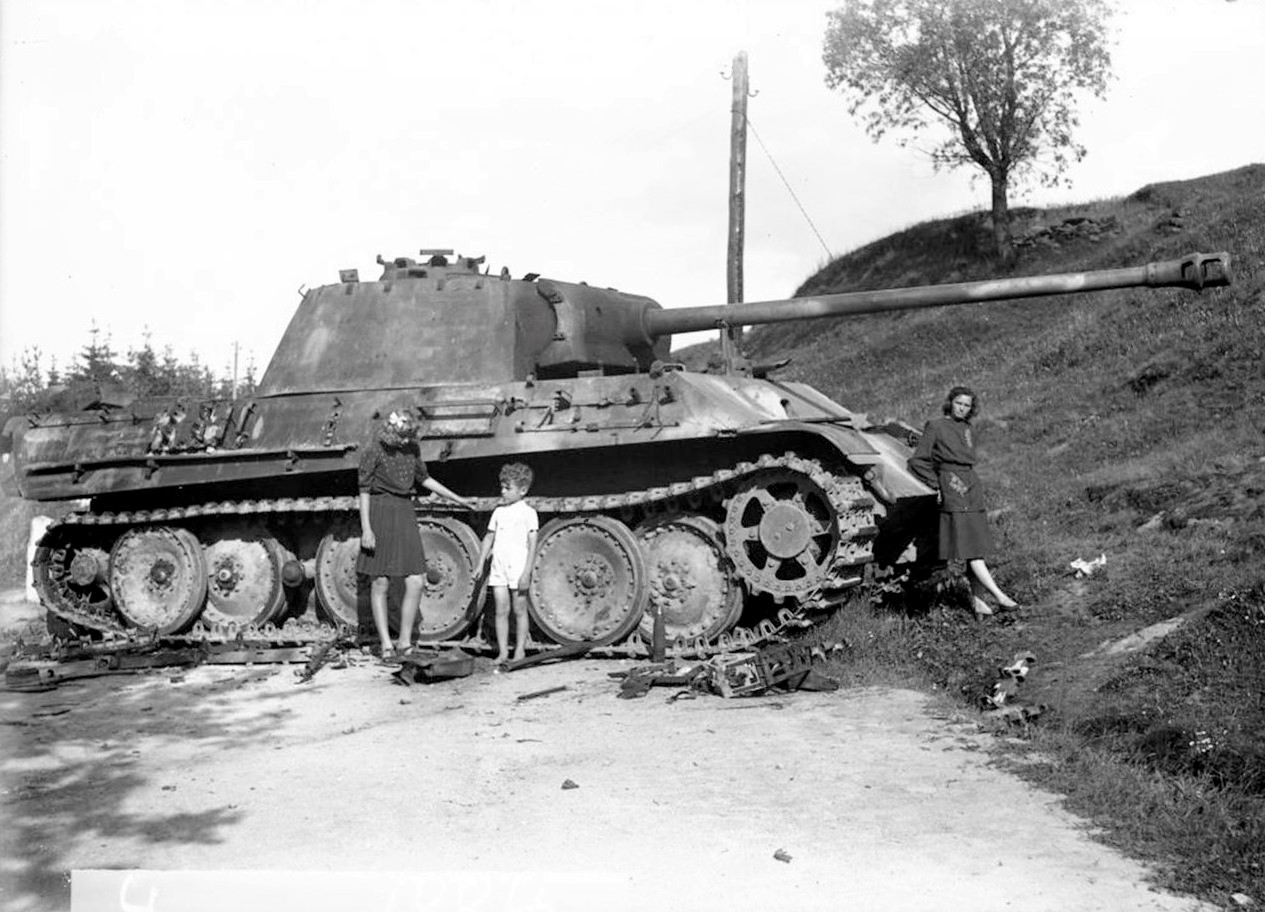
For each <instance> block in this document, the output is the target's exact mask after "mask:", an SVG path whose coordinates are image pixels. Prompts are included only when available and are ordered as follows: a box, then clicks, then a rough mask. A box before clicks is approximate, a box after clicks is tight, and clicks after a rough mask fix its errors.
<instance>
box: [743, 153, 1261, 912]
mask: <svg viewBox="0 0 1265 912" xmlns="http://www.w3.org/2000/svg"><path fill="white" fill-rule="evenodd" d="M1175 211H1176V212H1179V213H1180V217H1179V218H1178V219H1177V220H1176V221H1177V222H1179V224H1172V222H1174V218H1173V216H1174V212H1175ZM1073 216H1080V217H1090V218H1093V219H1096V220H1103V219H1107V218H1109V217H1110V218H1114V219H1115V223H1116V228H1115V229H1114V230H1113V231H1112V232H1111V233H1109V234H1108V235H1106V236H1104V237H1101V238H1098V239H1096V240H1089V239H1081V240H1071V241H1068V242H1065V243H1062V244H1061V245H1057V246H1054V245H1050V246H1039V247H1033V248H1027V249H1025V251H1024V253H1023V254H1022V256H1021V258H1020V260H1019V262H1018V263H1017V265H1016V267H1015V269H1014V271H1013V273H1012V274H1014V275H1025V274H1036V273H1048V272H1068V271H1075V270H1082V269H1101V268H1112V267H1117V266H1126V265H1136V264H1140V263H1144V262H1148V261H1151V260H1161V259H1169V258H1173V257H1177V256H1180V255H1182V254H1184V253H1187V252H1191V251H1195V250H1198V251H1203V252H1213V251H1218V250H1227V251H1230V252H1231V254H1232V256H1233V262H1234V285H1233V286H1232V287H1231V288H1229V289H1219V290H1211V291H1205V292H1203V293H1202V294H1198V295H1197V294H1194V293H1192V292H1186V291H1180V290H1167V289H1164V290H1142V289H1138V290H1121V291H1116V292H1107V293H1102V294H1097V295H1082V296H1068V297H1059V298H1046V299H1042V300H1039V301H1032V302H1026V303H1012V304H1001V305H997V304H993V305H989V304H981V305H966V306H961V307H954V308H940V309H936V310H928V311H917V312H908V313H904V314H894V315H881V316H867V317H860V318H851V319H839V320H834V321H828V322H825V323H822V322H816V323H800V324H786V325H782V326H770V327H762V328H760V329H758V330H755V331H753V332H752V333H750V336H749V340H748V348H749V353H750V354H751V355H752V357H753V360H756V361H757V362H771V361H773V360H776V359H777V358H780V357H786V356H791V357H792V358H793V361H792V364H791V366H790V367H788V368H787V369H785V370H783V371H782V372H780V373H779V374H778V376H779V377H780V378H788V379H797V380H803V381H806V382H808V383H811V384H812V385H814V386H816V387H818V388H819V389H821V390H822V391H824V392H825V393H826V394H828V395H829V396H831V397H832V398H834V399H836V400H837V401H839V402H841V403H843V404H845V405H847V406H849V407H850V408H854V409H858V410H862V411H867V412H869V413H870V414H871V415H872V416H874V417H876V418H877V417H889V416H890V417H897V418H901V419H903V420H905V421H907V422H909V423H910V424H914V425H916V426H921V423H922V421H924V420H925V419H926V418H928V417H931V416H932V415H933V414H936V413H937V409H938V406H939V404H940V402H941V401H942V397H943V395H944V392H945V391H946V390H947V389H948V387H949V386H950V385H952V384H954V383H959V382H961V383H966V384H968V385H971V386H973V387H975V388H976V389H977V390H978V391H979V393H980V396H981V399H982V403H983V409H984V411H983V414H982V416H981V418H980V420H979V428H980V438H981V441H982V442H981V456H982V458H983V464H982V466H981V469H982V475H983V477H984V480H985V483H986V484H987V485H988V487H989V493H990V499H991V503H990V506H991V507H992V508H995V509H999V510H1002V511H1004V512H1003V513H1002V515H1001V517H1000V519H999V521H998V523H997V525H996V531H997V532H998V536H999V543H1000V553H999V554H998V555H997V558H996V560H994V561H993V562H992V565H993V568H994V572H995V574H996V576H997V577H998V579H999V580H1000V582H1001V583H1002V585H1003V587H1004V588H1006V589H1007V590H1008V591H1010V592H1011V594H1012V595H1014V596H1015V597H1016V598H1018V599H1019V600H1020V601H1021V602H1022V603H1023V605H1024V606H1025V607H1024V610H1023V611H1022V612H1021V613H1020V614H1019V615H1018V616H1017V617H1014V618H1012V617H999V618H997V619H995V620H993V621H990V622H987V623H985V624H983V625H977V624H975V623H974V622H973V621H971V620H970V619H969V615H968V614H967V613H966V612H964V611H952V610H943V609H940V608H935V609H933V610H931V611H929V612H925V613H920V612H917V611H914V612H913V613H912V615H906V616H901V617H895V616H893V615H891V614H885V613H883V612H879V613H877V614H874V615H871V616H868V617H865V618H861V619H857V618H855V617H854V618H852V619H850V620H848V621H846V622H845V623H846V625H848V626H849V628H850V629H849V630H848V631H847V633H848V639H849V642H850V643H852V645H853V646H854V650H853V655H852V666H853V668H854V669H857V668H860V669H866V668H868V669H870V671H868V672H866V671H862V672H859V673H860V674H873V673H875V671H876V670H878V669H886V671H885V672H881V673H888V674H890V673H892V672H893V670H894V669H899V674H901V675H905V674H914V675H916V676H918V677H920V678H921V679H922V680H925V681H926V682H927V683H928V684H929V685H931V686H934V687H936V688H942V689H944V690H946V691H948V692H949V693H951V694H952V695H954V696H955V697H956V698H959V699H962V700H965V701H967V702H974V701H977V700H978V698H979V696H981V695H982V694H984V693H987V692H988V691H989V689H990V686H991V682H992V681H993V680H995V679H996V671H995V670H996V668H997V667H998V666H999V665H1001V664H1004V663H1005V662H1008V661H1009V658H1010V656H1011V655H1013V654H1014V653H1015V652H1017V651H1019V650H1021V649H1026V650H1031V651H1033V652H1034V653H1035V654H1036V655H1037V657H1038V665H1037V666H1036V670H1035V672H1034V675H1033V677H1032V678H1030V679H1029V681H1028V683H1027V684H1026V685H1025V689H1026V694H1025V696H1026V697H1027V699H1028V700H1030V701H1031V702H1033V703H1037V702H1040V703H1045V704H1048V705H1049V706H1050V709H1049V710H1047V712H1046V714H1045V716H1044V717H1043V723H1042V725H1041V726H1040V727H1039V729H1038V730H1037V731H1036V733H1035V735H1034V738H1035V741H1036V743H1037V744H1038V746H1039V747H1040V748H1041V755H1042V756H1043V757H1044V758H1045V761H1046V762H1042V763H1037V764H1031V763H1028V764H1025V765H1024V769H1025V770H1027V773H1026V774H1027V775H1031V776H1033V777H1035V778H1037V779H1038V780H1040V781H1042V782H1044V783H1045V784H1047V785H1050V786H1052V787H1056V788H1058V789H1060V790H1062V791H1064V792H1065V793H1067V794H1068V796H1069V803H1070V804H1071V805H1072V806H1073V807H1074V808H1075V809H1076V810H1078V811H1080V812H1081V813H1085V814H1088V815H1091V816H1093V817H1094V818H1095V820H1096V822H1098V823H1100V824H1102V825H1105V826H1106V827H1107V832H1108V834H1109V838H1111V839H1112V840H1114V841H1117V842H1120V843H1121V844H1123V845H1125V846H1127V847H1128V848H1130V849H1132V850H1133V851H1135V852H1136V853H1138V854H1141V855H1144V856H1146V857H1149V858H1151V859H1153V860H1157V861H1160V862H1162V863H1165V864H1166V870H1167V872H1168V873H1167V875H1166V876H1167V883H1168V884H1169V885H1170V886H1175V887H1177V888H1180V889H1185V890H1189V891H1191V892H1195V893H1199V894H1200V895H1203V896H1205V897H1207V898H1211V899H1214V900H1217V901H1221V902H1226V901H1228V900H1227V897H1228V896H1229V894H1230V893H1232V892H1236V891H1237V892H1244V893H1247V894H1249V895H1254V896H1255V898H1256V900H1257V902H1262V901H1265V823H1263V822H1262V821H1265V671H1262V666H1261V664H1260V662H1261V659H1262V658H1265V565H1263V564H1262V561H1261V558H1262V554H1263V552H1265V502H1263V501H1262V499H1261V495H1262V493H1263V492H1265V441H1263V440H1262V431H1263V430H1265V409H1263V408H1262V406H1263V405H1265V370H1262V367H1261V362H1260V354H1261V351H1262V349H1263V348H1265V291H1263V290H1262V289H1263V287H1265V166H1262V165H1253V166H1249V167H1246V168H1242V169H1238V170H1235V171H1231V172H1227V173H1224V174H1217V175H1212V176H1209V177H1206V178H1201V179H1197V180H1192V181H1183V182H1179V183H1167V184H1157V185H1152V186H1148V187H1145V188H1143V189H1141V190H1139V191H1138V192H1136V193H1134V194H1132V195H1131V196H1129V197H1127V198H1125V199H1113V200H1103V201H1098V202H1093V203H1088V204H1085V205H1079V206H1074V207H1068V208H1065V209H1059V210H1046V211H1040V210H1024V211H1023V212H1022V213H1021V218H1020V220H1019V224H1018V225H1017V226H1016V230H1017V234H1018V235H1023V234H1025V233H1032V232H1035V231H1037V230H1038V229H1039V228H1040V227H1042V226H1048V225H1052V224H1059V223H1061V222H1063V221H1064V219H1067V218H1069V217H1073ZM987 238H988V226H987V223H986V222H985V220H984V217H983V216H980V215H977V214H972V215H965V216H961V217H957V218H952V219H945V220H941V221H936V222H930V223H925V224H921V225H917V226H914V227H912V228H910V229H908V230H906V231H903V232H900V233H898V234H896V235H893V236H891V237H888V238H884V239H882V240H880V241H877V242H875V243H873V244H871V245H869V246H867V247H864V248H862V249H860V250H857V251H855V252H853V253H850V254H848V255H846V256H844V257H841V258H840V259H838V260H836V261H835V262H833V263H831V264H829V265H828V266H827V267H825V268H824V269H823V270H821V272H819V273H818V274H817V275H815V276H813V277H811V278H810V279H809V280H808V281H807V282H805V284H804V285H803V286H802V287H801V288H800V289H799V290H798V292H797V294H808V293H829V292H838V291H849V290H859V289H865V288H880V287H901V286H906V285H918V284H928V283H939V282H952V281H969V280H972V279H977V278H987V277H993V276H996V275H998V273H997V272H996V270H995V266H994V264H992V263H990V262H989V261H988V258H987V257H986V256H984V255H983V254H982V252H981V251H982V249H984V247H985V245H986V244H987ZM1157 514H1162V515H1161V517H1160V519H1159V521H1158V522H1157V523H1156V524H1155V525H1156V526H1157V528H1155V529H1153V530H1151V531H1139V527H1140V526H1143V525H1144V524H1146V523H1147V521H1148V520H1150V519H1152V518H1153V517H1155V516H1157ZM1100 554H1105V555H1106V557H1107V565H1106V571H1105V573H1101V574H1098V575H1095V576H1094V577H1091V578H1090V579H1088V580H1075V579H1073V578H1072V577H1071V576H1070V574H1069V570H1068V563H1069V562H1070V561H1072V560H1073V559H1075V558H1078V557H1083V558H1094V557H1097V556H1099V555H1100ZM1183 615H1184V616H1186V617H1187V618H1188V620H1187V622H1186V624H1185V626H1183V627H1181V628H1180V629H1179V630H1178V631H1177V632H1176V633H1175V634H1173V635H1171V636H1169V637H1167V638H1165V639H1162V640H1159V641H1157V642H1156V643H1154V644H1152V645H1151V646H1150V647H1149V648H1146V649H1143V650H1139V651H1135V652H1132V653H1128V654H1125V655H1122V656H1120V657H1115V658H1103V657H1101V656H1093V657H1090V656H1087V653H1089V652H1091V650H1093V649H1094V647H1095V646H1097V645H1099V644H1101V643H1103V642H1104V641H1107V640H1111V639H1115V638H1119V637H1121V636H1124V635H1126V634H1128V633H1132V632H1134V631H1137V630H1139V629H1141V628H1143V627H1145V626H1147V625H1149V624H1152V623H1155V622H1157V621H1161V620H1164V619H1168V618H1173V617H1176V616H1183ZM881 673H880V674H881Z"/></svg>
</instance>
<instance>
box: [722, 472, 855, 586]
mask: <svg viewBox="0 0 1265 912" xmlns="http://www.w3.org/2000/svg"><path fill="white" fill-rule="evenodd" d="M725 542H726V547H727V549H728V552H729V556H730V558H731V559H732V560H733V562H734V566H735V567H736V568H737V570H738V572H739V573H740V574H741V575H742V577H743V579H745V580H746V581H747V583H748V584H749V585H750V587H751V588H752V590H754V591H760V592H768V593H770V594H772V595H773V596H774V597H775V598H779V599H780V598H784V597H786V596H791V597H794V598H800V597H803V596H805V595H807V594H809V593H810V592H812V590H813V589H814V588H815V587H816V586H817V585H818V584H820V583H822V582H823V581H824V580H825V579H826V577H827V575H828V574H829V572H830V568H831V562H832V561H833V559H834V553H835V549H836V547H837V546H838V544H839V529H838V517H837V516H836V513H835V509H834V506H833V505H832V504H831V501H830V496H829V495H828V494H827V493H826V491H824V490H823V489H822V488H821V486H820V485H818V484H817V483H816V482H815V481H813V480H812V478H810V477H809V476H808V475H805V474H803V473H800V472H796V471H793V470H790V469H776V470H773V471H769V472H763V473H761V474H759V475H756V476H754V477H752V478H751V479H749V480H748V481H747V482H746V483H745V484H744V485H743V486H742V488H741V489H740V490H739V491H738V493H737V494H735V495H734V496H733V498H731V499H730V501H729V504H728V505H727V507H726V512H725Z"/></svg>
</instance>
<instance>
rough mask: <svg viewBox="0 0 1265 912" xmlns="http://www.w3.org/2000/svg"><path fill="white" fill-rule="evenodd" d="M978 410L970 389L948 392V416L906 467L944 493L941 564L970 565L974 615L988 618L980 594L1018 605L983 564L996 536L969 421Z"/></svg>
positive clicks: (933, 426)
mask: <svg viewBox="0 0 1265 912" xmlns="http://www.w3.org/2000/svg"><path fill="white" fill-rule="evenodd" d="M978 411H979V398H978V397H977V396H976V395H975V392H974V391H973V390H971V389H970V388H969V387H965V386H955V387H953V389H951V390H949V395H948V397H947V398H946V399H945V401H944V415H945V417H943V418H933V419H932V420H931V421H928V422H927V426H926V428H924V429H923V432H922V437H921V439H919V441H918V448H917V449H916V450H914V454H913V455H912V456H910V457H909V463H908V465H909V471H911V472H912V473H913V474H914V475H916V476H917V477H918V479H919V480H920V481H922V482H923V483H924V484H926V485H927V486H928V487H932V488H935V489H936V490H938V491H939V492H940V553H939V557H940V560H946V561H947V560H963V561H966V566H967V569H968V570H969V571H970V580H971V598H972V602H973V604H974V607H975V613H976V614H978V615H987V614H992V613H993V610H992V608H990V607H989V606H988V603H987V602H985V601H984V600H983V599H982V598H980V594H981V592H987V593H988V594H989V595H991V596H992V597H993V599H994V600H996V602H997V604H998V605H999V606H1000V607H1002V608H1006V609H1011V608H1015V607H1017V605H1016V604H1015V600H1014V599H1012V598H1011V597H1010V596H1008V595H1006V593H1004V592H1002V591H1001V589H1000V588H998V586H997V583H996V582H994V580H993V575H992V573H990V572H989V570H988V565H987V564H986V563H985V562H984V558H985V557H986V556H988V555H990V554H992V553H993V536H992V534H991V533H990V532H989V529H988V520H987V519H986V518H985V516H984V488H983V486H982V485H981V484H980V481H979V476H978V475H976V474H975V438H974V436H973V434H972V429H971V419H972V418H974V417H975V415H976V413H977V412H978Z"/></svg>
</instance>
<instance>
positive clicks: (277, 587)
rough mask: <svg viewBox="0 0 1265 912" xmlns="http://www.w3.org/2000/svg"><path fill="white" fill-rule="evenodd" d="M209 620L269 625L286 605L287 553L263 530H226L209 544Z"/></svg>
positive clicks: (206, 552) (206, 615)
mask: <svg viewBox="0 0 1265 912" xmlns="http://www.w3.org/2000/svg"><path fill="white" fill-rule="evenodd" d="M203 551H204V555H205V558H206V576H207V585H206V608H205V610H204V611H203V613H202V617H203V619H204V620H205V621H207V622H209V623H213V624H240V625H247V624H255V625H261V626H262V625H263V624H267V623H268V622H269V621H272V620H273V619H274V618H276V617H277V616H278V615H279V614H280V613H281V611H282V609H283V608H284V607H285V590H284V588H283V585H282V579H281V571H282V567H284V565H285V562H286V559H287V558H288V556H289V555H287V553H286V550H285V549H284V548H283V547H281V543H280V542H278V541H277V540H276V539H275V538H272V537H271V536H268V535H265V534H263V533H262V532H259V531H254V530H242V529H237V530H233V529H224V530H220V531H218V532H216V533H214V534H213V535H212V536H209V537H208V540H207V541H205V542H204V548H203Z"/></svg>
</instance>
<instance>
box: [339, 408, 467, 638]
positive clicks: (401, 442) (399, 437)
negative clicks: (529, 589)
mask: <svg viewBox="0 0 1265 912" xmlns="http://www.w3.org/2000/svg"><path fill="white" fill-rule="evenodd" d="M419 486H420V487H423V488H426V489H427V490H430V491H434V492H435V493H436V494H438V495H440V496H441V497H446V498H448V499H449V500H451V501H453V502H454V503H458V504H461V505H462V506H465V507H470V506H472V504H473V501H471V500H470V499H469V498H465V497H461V496H460V495H458V494H454V493H453V492H452V491H450V490H449V489H448V488H447V487H445V486H444V485H442V484H440V483H439V482H438V481H436V480H435V479H433V478H431V477H430V474H429V473H428V472H427V471H426V463H424V462H423V461H422V454H421V451H420V450H419V449H418V446H417V424H416V422H415V421H414V420H413V416H412V415H410V414H409V413H408V412H392V413H391V414H389V415H388V416H387V418H386V420H385V421H384V422H383V423H382V429H381V431H380V432H379V434H378V438H377V440H376V441H375V442H374V443H372V444H371V445H370V446H368V447H367V448H366V449H365V451H364V453H362V454H361V457H360V554H359V556H358V557H357V558H356V572H357V573H363V574H365V575H367V576H369V577H371V578H372V582H371V583H370V586H369V603H370V605H371V606H372V608H373V625H374V627H376V628H377V630H378V639H379V641H380V642H381V645H382V656H383V659H385V660H387V661H396V660H398V659H399V657H400V653H403V652H406V651H407V650H408V649H410V648H411V642H410V641H411V639H412V636H413V625H414V624H415V623H416V621H417V611H418V606H419V605H420V604H421V600H422V582H423V580H422V577H423V575H424V574H425V573H426V555H425V554H424V553H423V552H422V536H421V533H420V532H419V531H418V529H417V518H416V517H415V516H414V515H413V492H414V491H415V490H416V489H417V488H418V487H419ZM392 577H403V578H404V602H403V604H402V605H401V606H400V637H399V643H398V647H392V645H391V634H390V630H389V628H388V626H387V590H388V589H389V588H390V585H391V578H392Z"/></svg>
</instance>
